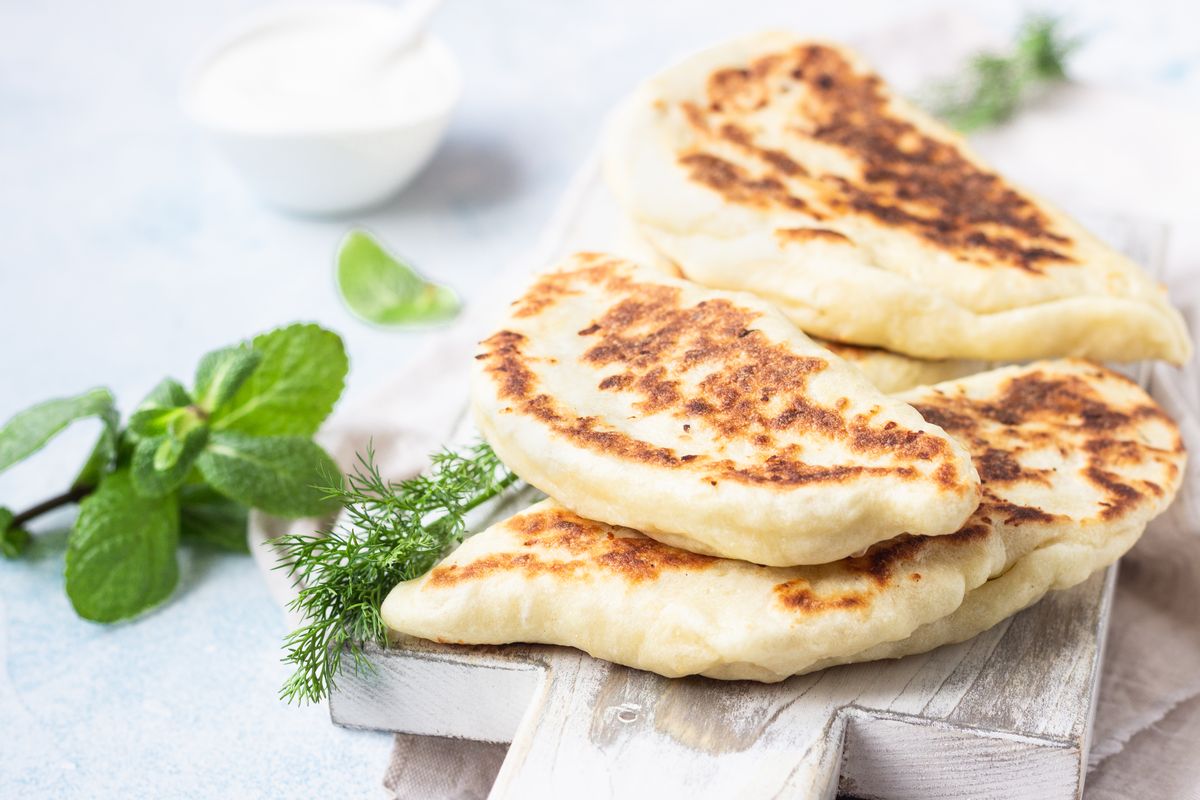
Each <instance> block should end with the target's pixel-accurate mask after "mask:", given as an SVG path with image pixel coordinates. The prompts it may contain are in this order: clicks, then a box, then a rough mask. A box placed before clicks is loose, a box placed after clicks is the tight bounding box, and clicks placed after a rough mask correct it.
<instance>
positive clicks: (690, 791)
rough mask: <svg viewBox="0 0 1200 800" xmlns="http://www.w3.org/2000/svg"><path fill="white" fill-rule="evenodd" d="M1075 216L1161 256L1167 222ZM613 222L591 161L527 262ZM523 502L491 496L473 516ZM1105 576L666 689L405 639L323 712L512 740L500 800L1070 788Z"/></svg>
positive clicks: (413, 730)
mask: <svg viewBox="0 0 1200 800" xmlns="http://www.w3.org/2000/svg"><path fill="white" fill-rule="evenodd" d="M1085 222H1088V223H1090V224H1091V226H1092V227H1093V229H1094V230H1097V231H1098V232H1099V233H1100V234H1101V235H1102V236H1104V237H1105V238H1107V239H1108V240H1109V241H1111V242H1112V243H1113V244H1115V245H1117V246H1119V247H1121V248H1122V249H1124V250H1125V251H1126V252H1128V253H1129V254H1130V255H1131V256H1133V257H1134V258H1135V259H1136V260H1138V261H1139V262H1140V263H1142V264H1146V265H1147V266H1149V267H1150V268H1152V269H1158V267H1159V266H1160V265H1161V262H1162V252H1163V244H1164V229H1163V228H1162V226H1160V225H1156V224H1153V223H1148V222H1140V221H1136V220H1130V219H1124V218H1121V219H1113V218H1096V217H1094V216H1093V217H1089V218H1087V219H1085ZM619 231H620V220H619V215H618V213H617V210H616V206H615V204H614V203H613V201H612V199H611V198H610V197H609V196H608V194H607V191H606V190H605V189H604V188H603V186H602V183H601V182H600V180H599V178H598V170H597V168H596V166H595V162H594V160H593V162H591V163H589V165H588V166H587V167H586V168H585V169H584V171H583V173H582V174H581V176H580V177H579V178H578V179H577V180H576V183H575V187H574V190H573V191H572V193H571V195H570V196H569V198H568V202H567V203H566V205H565V207H564V209H563V211H562V212H561V213H560V217H559V219H558V220H557V224H555V225H554V226H553V229H552V231H551V232H550V234H549V235H548V237H547V239H548V241H547V242H544V247H543V251H542V253H541V256H540V258H541V259H553V258H557V257H558V256H560V255H562V254H565V253H568V252H574V251H576V250H581V249H593V250H613V249H620V245H621V242H622V236H621V234H620V232H619ZM530 266H537V264H536V263H535V264H532V265H530ZM519 280H520V278H519V277H514V281H513V287H515V286H516V285H517V284H518V281H519ZM512 291H515V288H513V290H512ZM510 293H511V292H510ZM502 299H503V298H502ZM1145 375H1148V371H1142V373H1141V374H1139V375H1136V376H1135V377H1141V378H1143V379H1144V377H1145ZM529 500H530V498H529V497H528V496H524V497H522V496H520V495H519V494H518V495H517V496H515V497H509V498H506V499H505V501H504V502H503V503H501V504H500V505H501V506H503V507H496V508H493V509H489V510H488V512H487V516H488V517H489V518H491V519H500V518H503V517H505V516H507V515H508V514H510V513H512V512H513V511H515V510H517V508H519V507H521V505H522V504H523V503H527V502H529ZM487 521H488V520H487V519H481V520H479V523H478V526H476V527H475V529H480V528H481V527H483V526H484V525H485V524H486V523H487ZM1115 575H1116V567H1113V568H1110V569H1108V570H1105V571H1102V572H1100V573H1097V574H1096V575H1093V576H1092V577H1091V579H1089V580H1088V581H1086V582H1085V583H1083V584H1082V585H1080V586H1077V587H1075V588H1073V589H1071V590H1068V591H1063V592H1057V593H1053V594H1051V595H1050V596H1048V597H1046V598H1045V599H1044V600H1043V601H1042V602H1040V603H1038V604H1037V605H1035V606H1033V607H1032V608H1029V609H1027V610H1025V611H1024V612H1022V613H1020V614H1018V615H1016V616H1015V617H1013V618H1011V619H1009V620H1006V621H1005V622H1003V623H1001V624H999V625H997V626H996V627H994V628H992V629H991V630H989V631H987V632H985V633H983V634H981V635H979V636H977V637H975V638H974V639H972V640H970V641H968V642H964V643H962V644H958V645H952V646H946V647H942V648H939V649H938V650H935V651H933V652H931V653H927V654H923V655H917V656H910V657H908V658H904V659H899V660H894V661H886V662H874V663H870V664H856V665H850V666H844V667H835V668H832V669H827V670H824V671H822V672H819V673H815V674H812V675H806V676H801V677H796V678H792V679H790V680H787V681H784V682H782V683H778V684H773V685H764V684H757V683H753V682H749V681H739V682H723V681H715V680H711V679H707V678H686V679H676V680H671V679H667V678H662V677H659V676H657V675H654V674H651V673H647V672H641V671H638V670H634V669H629V668H627V667H622V666H617V665H614V664H610V663H607V662H604V661H600V660H597V659H593V658H591V657H589V656H587V655H586V654H584V653H581V652H580V651H577V650H574V649H571V648H564V647H554V646H545V645H508V646H502V647H492V646H478V647H463V646H451V645H438V644H434V643H431V642H425V641H420V640H416V639H408V638H405V639H403V640H399V641H396V642H395V643H394V645H393V646H392V647H391V648H389V649H387V650H378V649H376V650H374V651H373V652H372V653H371V658H372V661H373V662H374V663H375V665H376V666H377V671H376V672H375V673H373V674H370V673H368V674H359V675H352V674H346V675H343V676H342V677H341V679H340V681H339V684H338V687H337V689H336V690H335V691H334V692H333V694H332V696H331V697H330V699H329V706H330V713H331V716H332V718H333V721H334V722H335V723H337V724H339V725H344V726H348V727H356V728H371V729H379V730H389V731H397V732H402V733H409V734H421V735H429V736H443V737H455V738H466V739H474V740H479V741H489V742H511V743H512V744H511V746H510V748H509V751H508V755H507V757H506V759H505V761H504V765H503V767H502V768H501V770H500V774H499V776H498V778H497V781H496V784H495V787H494V788H493V790H492V794H491V797H492V798H494V799H497V800H498V799H499V798H521V800H527V799H530V798H640V797H647V798H655V799H656V800H669V799H670V798H687V800H699V798H747V800H750V799H754V800H757V798H776V797H779V798H783V797H786V798H831V797H834V796H835V795H837V794H841V795H849V796H853V797H862V798H914V800H915V799H917V798H920V799H921V800H925V799H927V798H1001V797H1003V798H1036V799H1037V800H1057V799H1058V798H1076V797H1079V796H1080V795H1081V793H1082V789H1083V779H1084V775H1085V768H1086V764H1087V752H1088V745H1089V738H1090V731H1091V723H1092V717H1093V713H1094V711H1095V705H1096V691H1097V686H1098V683H1099V679H1100V667H1101V663H1102V654H1103V649H1104V639H1105V631H1106V628H1107V624H1108V613H1109V606H1110V603H1111V601H1112V592H1113V585H1114V581H1115ZM746 624H747V625H753V624H754V620H752V619H748V620H746ZM431 800H434V799H431Z"/></svg>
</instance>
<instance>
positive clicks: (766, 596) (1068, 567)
mask: <svg viewBox="0 0 1200 800" xmlns="http://www.w3.org/2000/svg"><path fill="white" fill-rule="evenodd" d="M906 397H907V399H909V401H910V402H912V403H914V404H915V405H916V406H917V407H918V408H921V409H922V410H923V412H924V413H925V414H926V415H927V416H929V417H931V418H934V419H940V420H941V421H942V424H943V425H944V427H946V429H947V430H950V431H952V432H953V433H954V435H956V436H958V437H960V438H961V440H962V441H963V443H964V444H965V445H967V446H969V447H970V449H971V451H972V455H973V456H974V458H975V460H976V462H977V463H978V464H980V470H979V471H980V476H981V477H982V479H983V485H984V500H983V502H982V503H981V504H980V506H979V508H978V509H977V510H976V511H975V513H974V514H973V515H972V516H971V519H970V520H969V521H968V522H967V524H966V525H965V526H963V528H962V530H961V531H959V532H958V533H955V534H953V535H949V536H937V537H913V536H903V537H898V538H897V539H895V540H892V541H889V542H883V543H880V544H878V545H875V546H874V547H873V548H871V549H870V550H869V551H868V552H867V553H866V554H864V555H862V556H860V557H856V558H848V559H844V560H841V561H838V562H835V563H832V564H823V565H819V566H807V567H791V568H778V567H761V566H756V565H753V564H748V563H745V562H741V561H733V560H728V559H719V558H712V557H708V556H703V555H698V554H695V553H691V552H688V551H685V550H680V549H677V548H673V547H670V546H667V545H664V544H661V543H659V542H657V541H655V540H653V539H650V538H648V537H646V536H643V535H642V534H639V533H637V532H635V531H632V530H629V529H626V528H619V527H612V526H608V525H604V524H602V523H597V522H592V521H590V520H587V519H584V518H582V517H580V516H579V515H577V514H575V513H573V512H571V511H568V510H567V509H565V508H563V507H562V506H561V505H559V504H557V503H555V502H554V501H552V500H547V501H545V502H543V503H541V504H539V505H537V506H534V507H533V508H531V509H529V510H527V511H524V512H522V513H520V514H517V515H516V516H514V517H512V518H510V519H508V520H506V521H504V522H501V523H499V524H497V525H494V526H492V527H491V528H489V529H488V530H486V531H484V532H483V533H480V534H478V535H476V536H474V537H472V538H470V539H468V540H467V541H466V542H465V543H464V544H463V545H462V546H461V547H460V548H459V549H458V550H456V551H455V552H454V553H452V554H451V555H450V556H449V557H448V558H446V559H445V560H444V561H442V562H441V563H440V564H439V565H438V566H437V567H435V568H434V569H433V570H432V571H431V572H429V573H428V574H426V575H425V576H423V577H421V578H418V579H416V580H413V581H408V582H406V583H402V584H400V585H398V586H397V587H396V588H395V589H394V590H393V591H392V592H391V594H389V596H388V597H387V599H386V600H385V602H384V605H383V609H382V611H383V618H384V621H385V622H386V623H387V625H388V626H389V627H390V628H391V629H392V630H394V631H398V632H400V633H404V634H409V635H413V636H419V637H423V638H426V639H433V640H437V641H440V642H454V643H466V644H503V643H510V642H540V643H548V644H561V645H568V646H572V647H577V648H580V649H582V650H585V651H587V652H588V653H590V654H592V655H594V656H596V657H599V658H604V659H608V660H610V661H614V662H617V663H620V664H625V665H628V666H631V667H637V668H639V669H646V670H651V671H653V672H657V673H659V674H661V675H665V676H668V677H678V676H683V675H692V674H701V675H707V676H709V677H713V678H723V679H751V680H759V681H777V680H782V679H783V678H785V677H787V676H788V675H792V674H800V673H803V672H808V671H811V670H813V669H818V668H821V667H824V666H828V665H831V664H835V663H844V662H847V661H860V660H867V659H873V658H882V657H890V656H896V655H903V654H906V653H911V652H920V651H922V650H928V649H931V648H933V647H936V646H938V645H940V644H943V643H945V642H948V641H957V640H959V639H961V638H965V637H967V636H970V635H974V633H977V632H979V631H980V630H983V629H984V628H986V627H988V626H990V625H991V624H994V623H995V622H996V621H999V619H1002V618H1003V616H1004V615H1007V614H1011V613H1014V612H1015V611H1017V610H1019V609H1020V608H1024V607H1025V606H1027V605H1029V604H1030V603H1032V602H1033V601H1035V600H1036V599H1037V598H1039V597H1041V596H1042V595H1043V594H1045V593H1046V592H1047V591H1049V590H1051V589H1059V588H1066V587H1068V586H1071V585H1074V584H1076V583H1078V582H1080V581H1082V580H1084V579H1085V578H1086V577H1087V576H1088V575H1090V574H1091V573H1092V572H1093V571H1095V570H1097V569H1099V568H1101V567H1103V566H1105V565H1107V564H1109V563H1111V562H1112V561H1114V560H1115V559H1116V558H1118V557H1119V556H1120V555H1121V554H1122V553H1123V552H1124V551H1125V550H1126V549H1128V548H1129V547H1130V546H1131V545H1132V544H1133V543H1134V542H1135V541H1136V539H1137V538H1138V536H1139V535H1140V534H1141V532H1142V530H1143V529H1144V527H1145V525H1146V523H1147V522H1148V521H1149V520H1150V519H1152V518H1153V517H1154V516H1156V515H1157V514H1159V513H1161V512H1162V511H1163V510H1164V509H1165V508H1166V507H1167V506H1168V505H1169V504H1170V503H1171V500H1172V498H1173V497H1174V494H1175V492H1176V490H1177V488H1178V485H1179V481H1180V478H1181V475H1182V471H1183V468H1184V461H1185V456H1184V453H1183V446H1182V441H1181V439H1180V436H1179V431H1178V429H1177V428H1176V426H1175V425H1174V423H1173V422H1172V421H1171V420H1170V419H1169V418H1168V417H1167V416H1166V415H1165V414H1164V413H1163V411H1162V410H1161V409H1160V408H1159V407H1158V406H1157V405H1156V404H1155V403H1154V402H1153V401H1152V400H1151V399H1150V398H1149V397H1147V396H1146V394H1145V393H1144V392H1143V391H1142V390H1141V389H1140V388H1138V387H1137V386H1136V385H1135V384H1133V383H1131V382H1130V381H1128V380H1126V379H1125V378H1123V377H1121V376H1119V375H1116V374H1115V373H1112V372H1109V371H1107V370H1104V369H1102V368H1100V367H1096V366H1094V365H1091V364H1088V363H1086V362H1076V361H1054V362H1043V363H1038V364H1033V365H1030V366H1027V367H1011V368H1005V369H1001V370H996V371H993V372H989V373H984V374H982V375H976V376H973V377H970V378H966V379H963V380H960V381H954V382H950V383H945V384H941V385H939V386H936V387H928V388H924V389H920V390H916V391H914V392H912V393H910V394H909V395H907V396H906Z"/></svg>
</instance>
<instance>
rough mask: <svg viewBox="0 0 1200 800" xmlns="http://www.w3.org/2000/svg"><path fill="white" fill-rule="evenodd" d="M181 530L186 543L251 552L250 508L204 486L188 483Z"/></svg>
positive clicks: (182, 493)
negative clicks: (249, 536) (247, 535)
mask: <svg viewBox="0 0 1200 800" xmlns="http://www.w3.org/2000/svg"><path fill="white" fill-rule="evenodd" d="M179 503H180V506H179V530H180V533H181V534H182V535H183V538H184V539H185V540H189V541H193V542H201V543H203V544H207V545H210V546H212V547H216V548H218V549H220V550H228V551H230V552H233V553H249V552H250V543H249V542H248V541H246V526H247V524H248V520H249V509H247V508H246V507H245V506H244V505H242V504H241V503H238V502H236V501H234V500H230V499H229V498H228V497H225V496H224V495H222V494H219V493H218V492H216V491H215V490H213V488H212V487H210V486H205V485H203V484H187V485H185V486H184V487H183V489H182V490H181V491H180V494H179Z"/></svg>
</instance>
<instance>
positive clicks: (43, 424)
mask: <svg viewBox="0 0 1200 800" xmlns="http://www.w3.org/2000/svg"><path fill="white" fill-rule="evenodd" d="M347 369H348V362H347V360H346V353H345V349H344V348H343V346H342V341H341V339H340V338H339V337H338V336H337V334H335V333H331V332H330V331H327V330H324V329H323V328H320V327H318V326H316V325H291V326H288V327H285V328H279V329H277V330H273V331H270V332H268V333H264V334H262V335H260V336H257V337H255V338H254V339H253V340H252V341H249V342H243V343H242V344H238V345H234V346H232V347H226V348H223V349H221V350H216V351H214V352H212V353H209V354H208V355H206V356H204V358H203V359H201V361H200V364H199V366H198V368H197V370H196V376H195V380H194V382H193V389H192V390H191V391H188V390H187V389H186V388H185V387H184V386H183V385H182V384H180V383H179V382H178V381H175V380H172V379H170V378H167V379H165V380H163V381H162V382H160V383H159V384H158V385H157V386H156V387H155V388H154V389H153V390H152V391H151V392H150V394H149V395H148V396H147V397H146V399H145V400H143V401H142V403H141V404H140V405H139V406H138V407H137V409H136V410H135V411H134V412H133V414H132V415H130V417H129V420H128V423H127V425H126V427H125V428H124V429H122V428H120V425H119V418H118V415H117V411H116V408H115V405H114V401H113V397H112V394H111V393H110V392H109V391H108V390H107V389H92V390H90V391H88V392H85V393H83V394H81V395H78V396H76V397H69V398H62V399H58V400H50V401H47V402H45V403H40V404H38V405H36V406H33V407H32V408H29V409H27V410H25V411H22V412H20V413H18V414H17V415H15V416H14V417H13V418H12V419H11V420H9V421H8V423H6V424H5V425H4V427H3V428H0V471H3V470H5V469H7V468H9V467H11V466H12V465H14V464H16V463H17V462H19V461H21V460H23V459H25V458H27V457H28V456H30V455H32V454H33V453H35V452H37V451H38V450H40V449H41V448H42V447H43V446H44V445H45V444H46V443H47V442H49V441H50V440H51V439H52V438H54V436H56V435H57V434H58V433H59V432H60V431H62V430H64V429H65V428H66V427H67V426H68V425H70V424H71V423H73V422H75V421H76V420H81V419H86V418H90V417H96V418H99V419H100V420H101V422H102V430H101V435H100V439H99V441H98V442H97V444H96V446H95V447H94V448H93V450H92V453H91V455H90V456H89V457H88V459H87V463H86V464H85V466H84V469H83V470H82V471H81V472H80V474H79V476H78V477H77V478H76V479H75V481H74V482H73V483H72V484H71V486H70V488H69V489H68V490H67V491H65V492H63V493H62V494H60V495H57V496H56V497H52V498H50V499H49V500H46V501H44V502H42V503H39V504H37V505H35V506H34V507H32V508H30V509H28V510H26V511H23V512H21V513H19V514H15V513H13V512H12V511H11V510H9V509H7V508H0V553H2V554H3V555H4V556H6V557H8V558H17V557H19V556H20V555H21V553H22V551H23V550H24V549H25V548H26V546H27V545H28V543H29V534H28V532H27V530H26V528H25V525H26V524H27V523H28V522H30V521H31V520H33V519H35V518H37V517H39V516H41V515H42V514H45V513H46V512H48V511H52V510H54V509H56V508H59V507H61V506H65V505H68V504H70V503H76V502H78V503H80V509H79V515H78V517H77V518H76V520H75V523H74V526H73V527H72V530H71V534H70V536H69V538H68V541H67V553H66V589H67V595H68V596H69V597H70V599H71V603H72V605H74V607H75V610H76V612H78V613H79V615H80V616H82V617H85V618H87V619H91V620H96V621H99V622H114V621H116V620H120V619H125V618H128V617H132V616H135V615H137V614H139V613H141V612H143V611H145V610H147V609H149V608H152V607H153V606H155V605H158V604H159V603H161V602H162V601H163V600H165V599H166V598H167V597H169V596H170V594H171V592H172V591H174V589H175V585H176V583H177V582H178V579H179V569H178V564H177V561H176V551H177V549H178V545H179V542H180V539H181V537H182V538H184V539H187V540H190V541H197V542H206V543H208V544H210V545H213V546H216V547H219V548H222V549H225V550H232V551H240V552H246V551H247V547H246V519H247V507H255V508H262V509H264V510H266V511H269V512H270V513H273V514H278V515H281V516H289V517H300V516H309V515H317V514H321V513H325V512H328V511H332V510H335V509H336V508H337V502H336V499H335V498H328V497H326V496H325V494H324V493H323V492H322V491H321V490H320V489H318V488H316V486H317V485H318V484H320V483H322V482H325V481H328V480H329V476H330V475H334V474H337V468H336V466H335V465H334V463H333V460H332V459H330V457H329V456H328V455H327V454H326V453H325V451H324V450H322V449H321V448H320V446H318V445H317V444H315V443H314V442H313V441H312V435H313V434H314V433H315V432H316V430H317V428H318V427H319V426H320V424H321V422H322V421H323V420H324V419H325V417H326V416H328V415H329V412H330V411H331V410H332V409H333V406H334V403H336V402H337V399H338V397H339V396H341V393H342V387H343V384H344V383H345V377H346V372H347Z"/></svg>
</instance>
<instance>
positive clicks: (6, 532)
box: [0, 507, 29, 558]
mask: <svg viewBox="0 0 1200 800" xmlns="http://www.w3.org/2000/svg"><path fill="white" fill-rule="evenodd" d="M12 521H13V512H12V511H11V510H9V509H7V508H4V507H0V556H4V557H5V558H19V557H20V556H21V553H23V552H25V548H26V547H28V546H29V531H27V530H25V529H24V528H15V527H13V524H12Z"/></svg>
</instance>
